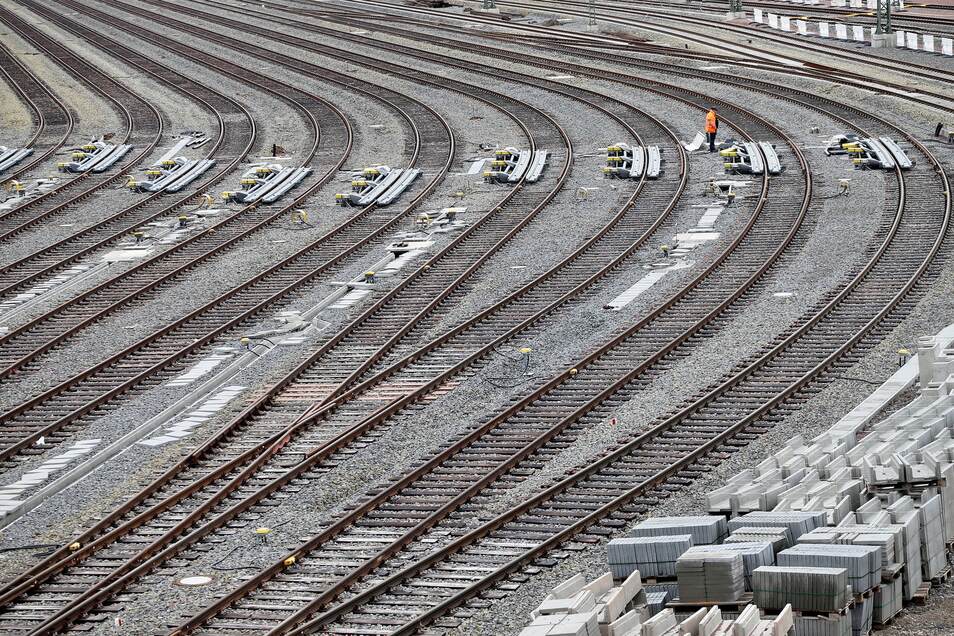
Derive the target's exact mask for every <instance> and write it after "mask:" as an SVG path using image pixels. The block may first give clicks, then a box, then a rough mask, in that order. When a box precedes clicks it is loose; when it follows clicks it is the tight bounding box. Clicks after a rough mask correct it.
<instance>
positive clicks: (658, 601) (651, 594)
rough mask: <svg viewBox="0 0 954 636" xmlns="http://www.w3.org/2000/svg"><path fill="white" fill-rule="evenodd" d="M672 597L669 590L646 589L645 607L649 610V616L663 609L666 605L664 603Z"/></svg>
mask: <svg viewBox="0 0 954 636" xmlns="http://www.w3.org/2000/svg"><path fill="white" fill-rule="evenodd" d="M671 598H672V595H671V594H670V592H669V590H659V591H653V590H647V591H646V607H647V609H648V611H649V615H650V616H655V615H656V614H658V613H659V612H661V611H663V609H665V607H666V603H668V602H669V600H670V599H671Z"/></svg>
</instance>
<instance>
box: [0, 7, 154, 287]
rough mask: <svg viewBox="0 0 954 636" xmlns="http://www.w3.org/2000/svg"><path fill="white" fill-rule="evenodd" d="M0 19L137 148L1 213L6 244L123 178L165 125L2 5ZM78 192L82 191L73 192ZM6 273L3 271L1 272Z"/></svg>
mask: <svg viewBox="0 0 954 636" xmlns="http://www.w3.org/2000/svg"><path fill="white" fill-rule="evenodd" d="M0 21H2V22H3V23H5V24H6V25H7V26H8V27H9V28H10V29H12V30H13V31H14V32H16V33H17V35H19V36H20V37H21V38H22V39H23V40H25V41H26V42H29V43H30V45H31V46H33V47H34V48H35V49H36V50H37V51H41V52H42V53H44V54H46V55H47V56H48V57H49V58H50V60H51V61H52V62H54V63H56V64H58V65H59V66H60V67H61V68H62V69H64V71H66V72H68V73H69V74H71V75H72V76H73V77H74V78H76V80H77V81H79V82H80V83H83V84H85V85H86V86H87V87H88V88H89V89H90V90H91V91H92V92H93V93H96V94H98V95H100V96H101V97H102V98H103V100H104V101H105V102H106V103H107V104H110V105H111V106H112V108H114V109H115V110H116V111H117V113H118V115H119V118H120V120H121V121H122V122H123V127H124V130H123V131H122V133H121V134H119V135H117V141H116V143H127V144H130V145H132V146H133V147H134V148H135V150H134V151H133V152H132V153H130V156H131V157H132V158H131V159H130V158H128V157H127V158H126V159H125V160H122V161H121V162H120V163H119V164H117V167H115V168H114V169H113V172H112V173H92V172H86V173H83V174H80V175H77V176H76V177H73V178H72V179H70V180H69V181H67V182H66V183H65V184H63V185H61V186H59V187H57V188H54V189H52V190H50V191H48V192H45V193H43V194H41V195H39V196H36V197H34V198H32V199H29V200H27V201H26V202H24V203H22V204H20V205H19V206H17V207H15V208H13V209H11V210H9V211H7V212H5V213H3V214H2V215H0V240H9V239H11V238H13V237H14V236H16V235H17V234H19V233H21V232H23V231H25V230H27V229H29V228H31V227H33V226H34V225H36V224H37V223H39V222H41V221H44V220H46V219H49V218H50V217H52V216H53V215H55V214H58V213H60V212H62V211H63V210H65V209H66V208H67V207H69V206H71V205H73V204H76V203H78V202H80V201H83V200H85V199H87V198H89V197H90V196H92V195H94V194H95V193H97V192H99V191H100V190H102V189H104V188H106V187H108V186H110V185H112V184H114V183H116V182H117V181H118V180H120V179H122V175H121V174H118V175H117V174H116V173H117V172H119V173H121V172H122V171H123V170H126V169H128V168H130V167H131V166H135V165H136V164H137V163H138V162H139V161H141V160H142V159H143V158H145V157H146V156H148V155H149V153H151V152H152V150H153V149H154V148H155V147H156V146H157V145H158V143H159V141H160V139H161V137H162V132H163V121H162V116H161V115H160V114H159V111H158V110H156V109H155V108H154V107H153V106H152V105H151V104H149V103H148V102H146V101H145V100H143V99H142V98H141V97H139V96H138V95H136V94H135V93H133V92H131V91H129V90H127V89H126V88H125V87H124V86H122V84H120V83H119V82H117V81H115V80H114V79H112V78H111V77H108V76H107V75H106V74H104V73H103V72H102V71H101V70H99V69H98V68H97V67H95V66H93V65H92V64H89V63H88V62H86V61H85V60H83V59H82V57H81V56H79V55H77V54H76V53H74V52H73V51H71V50H70V49H69V48H67V47H65V46H63V45H62V44H60V43H58V42H56V41H55V40H53V39H52V38H49V37H47V36H46V35H44V34H43V33H41V32H40V31H39V30H38V29H36V28H35V27H34V26H33V25H30V24H28V23H26V22H25V21H23V20H21V19H20V18H19V17H18V16H17V15H16V14H14V13H13V12H11V11H10V10H9V9H7V8H5V7H0ZM77 189H78V190H80V191H79V192H77V193H73V191H74V190H77ZM64 199H65V200H64ZM8 267H9V266H8ZM6 269H7V267H5V268H4V271H6ZM0 281H2V278H0ZM0 285H2V282H0ZM0 293H2V291H0Z"/></svg>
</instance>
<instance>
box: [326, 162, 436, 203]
mask: <svg viewBox="0 0 954 636" xmlns="http://www.w3.org/2000/svg"><path fill="white" fill-rule="evenodd" d="M420 175H421V171H420V169H418V168H392V167H391V166H371V167H369V168H365V169H364V170H363V171H361V172H356V173H354V174H352V175H351V192H344V193H339V194H336V195H335V202H336V203H338V204H339V205H354V206H358V207H362V208H363V207H366V206H369V205H372V204H374V205H391V204H392V203H394V202H395V201H397V199H398V197H399V196H401V195H402V194H403V193H404V191H405V190H407V189H408V188H409V187H411V184H412V183H413V182H414V180H415V179H417V178H418V177H419V176H420Z"/></svg>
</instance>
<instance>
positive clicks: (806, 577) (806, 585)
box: [752, 566, 851, 613]
mask: <svg viewBox="0 0 954 636" xmlns="http://www.w3.org/2000/svg"><path fill="white" fill-rule="evenodd" d="M752 588H753V601H754V602H755V604H756V605H758V606H759V607H764V608H768V609H780V608H783V607H785V605H788V604H790V605H791V606H792V608H793V609H795V610H797V611H804V612H820V613H838V612H843V611H844V610H845V609H846V608H847V607H848V603H849V601H850V600H851V597H850V595H849V587H848V571H847V570H845V569H844V568H822V567H799V566H762V567H759V568H756V570H755V572H753V574H752Z"/></svg>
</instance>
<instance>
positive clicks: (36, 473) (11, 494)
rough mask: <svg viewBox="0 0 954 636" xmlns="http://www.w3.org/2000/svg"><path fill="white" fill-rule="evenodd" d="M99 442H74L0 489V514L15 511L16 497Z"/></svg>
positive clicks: (92, 440)
mask: <svg viewBox="0 0 954 636" xmlns="http://www.w3.org/2000/svg"><path fill="white" fill-rule="evenodd" d="M100 441H102V440H98V439H86V440H82V441H79V442H76V443H75V444H73V447H72V448H70V450H68V451H66V452H65V453H63V454H61V455H57V456H56V457H53V458H52V459H48V460H46V461H45V462H43V463H42V464H40V465H39V466H38V467H37V468H34V469H33V470H30V471H27V472H25V473H23V476H22V477H20V479H18V480H17V481H15V482H13V483H12V484H10V485H9V486H3V487H0V513H3V514H6V513H8V512H10V511H11V510H15V509H16V508H17V507H18V506H19V505H20V504H21V503H22V502H21V501H20V500H19V499H17V497H19V496H20V495H22V494H23V493H24V492H26V491H27V490H30V489H31V488H35V487H37V486H39V485H40V484H42V483H43V482H45V481H46V480H47V479H49V478H50V475H51V474H53V473H55V472H57V471H60V470H63V469H64V468H65V467H66V466H67V464H69V463H70V462H72V461H73V460H74V459H76V458H77V457H82V456H83V455H85V454H87V453H88V452H90V451H91V450H93V449H94V448H95V447H96V445H97V444H99V443H100Z"/></svg>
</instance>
